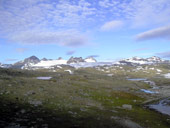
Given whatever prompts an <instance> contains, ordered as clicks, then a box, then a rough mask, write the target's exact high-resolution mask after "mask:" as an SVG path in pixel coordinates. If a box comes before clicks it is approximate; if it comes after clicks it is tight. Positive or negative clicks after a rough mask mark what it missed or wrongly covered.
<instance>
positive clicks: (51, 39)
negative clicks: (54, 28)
mask: <svg viewBox="0 0 170 128" xmlns="http://www.w3.org/2000/svg"><path fill="white" fill-rule="evenodd" d="M11 41H12V42H18V43H22V44H58V45H61V46H68V47H77V46H83V45H87V44H88V39H87V37H86V36H85V35H83V34H80V33H79V32H77V31H75V30H67V31H58V32H48V31H44V32H40V31H27V32H21V33H19V34H17V35H13V36H11Z"/></svg>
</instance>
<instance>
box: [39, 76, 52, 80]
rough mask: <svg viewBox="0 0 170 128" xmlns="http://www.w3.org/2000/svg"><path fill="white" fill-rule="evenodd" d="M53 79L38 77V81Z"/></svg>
mask: <svg viewBox="0 0 170 128" xmlns="http://www.w3.org/2000/svg"><path fill="white" fill-rule="evenodd" d="M51 78H52V77H49V76H48V77H44V76H41V77H37V79H38V80H50V79H51Z"/></svg>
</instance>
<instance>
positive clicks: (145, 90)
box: [141, 89, 158, 94]
mask: <svg viewBox="0 0 170 128" xmlns="http://www.w3.org/2000/svg"><path fill="white" fill-rule="evenodd" d="M141 91H142V92H145V93H149V94H154V93H158V92H156V91H150V90H147V89H141Z"/></svg>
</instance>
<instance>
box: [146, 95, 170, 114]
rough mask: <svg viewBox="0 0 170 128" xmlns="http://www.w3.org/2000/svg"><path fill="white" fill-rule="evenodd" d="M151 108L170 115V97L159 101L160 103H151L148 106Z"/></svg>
mask: <svg viewBox="0 0 170 128" xmlns="http://www.w3.org/2000/svg"><path fill="white" fill-rule="evenodd" d="M148 107H149V108H150V109H154V110H156V111H158V112H160V113H162V114H166V115H169V116H170V98H167V99H163V100H161V101H159V103H158V104H151V105H149V106H148Z"/></svg>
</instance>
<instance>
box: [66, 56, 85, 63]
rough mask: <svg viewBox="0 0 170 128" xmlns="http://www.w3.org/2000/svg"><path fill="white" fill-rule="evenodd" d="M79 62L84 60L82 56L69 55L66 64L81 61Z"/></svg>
mask: <svg viewBox="0 0 170 128" xmlns="http://www.w3.org/2000/svg"><path fill="white" fill-rule="evenodd" d="M81 62H85V60H84V59H83V58H82V57H71V58H70V59H69V60H68V61H67V64H76V63H81Z"/></svg>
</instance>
